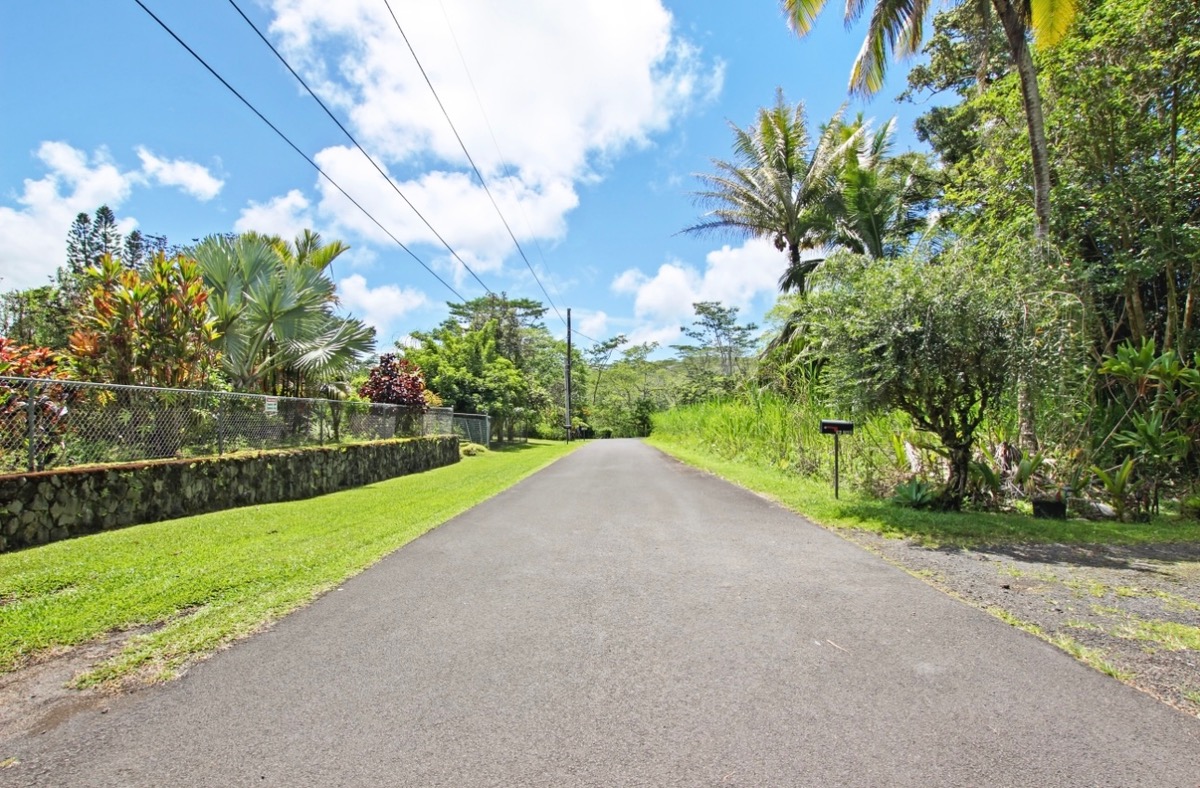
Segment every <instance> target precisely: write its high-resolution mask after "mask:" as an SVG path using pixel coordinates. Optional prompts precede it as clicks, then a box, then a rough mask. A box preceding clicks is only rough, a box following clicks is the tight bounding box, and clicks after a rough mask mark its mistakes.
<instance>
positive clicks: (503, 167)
mask: <svg viewBox="0 0 1200 788" xmlns="http://www.w3.org/2000/svg"><path fill="white" fill-rule="evenodd" d="M438 5H439V6H440V7H441V9H442V18H443V19H445V20H446V30H447V31H449V33H450V40H451V41H453V42H454V51H455V52H457V53H458V62H459V63H461V64H462V67H463V73H464V74H466V75H467V84H468V85H470V86H471V94H472V95H473V96H475V105H476V106H477V107H479V114H480V115H482V116H483V125H484V126H486V127H487V130H488V136H489V137H491V139H492V146H493V147H494V148H495V149H496V155H497V156H498V157H499V158H500V174H501V175H503V176H504V177H511V176H512V174H513V173H515V172H516V171H517V170H516V168H515V167H513V166H512V165H510V164H509V163H508V161H507V159H506V158H505V156H504V152H503V151H502V150H500V142H499V140H497V139H496V130H495V129H494V128H492V121H491V119H490V118H489V117H488V114H487V109H485V108H484V106H483V99H481V98H480V97H479V88H477V87H476V86H475V78H474V77H472V76H471V68H470V66H468V65H467V58H466V57H465V56H464V55H463V51H462V46H460V45H459V43H458V36H457V35H456V34H455V32H454V25H453V24H451V22H450V14H449V13H447V11H446V4H445V3H442V2H439V3H438ZM517 210H519V211H520V212H521V218H522V219H523V220H524V221H525V229H526V230H527V231H528V232H529V236H530V237H531V238H532V239H533V248H534V249H536V250H537V253H538V259H539V260H541V261H542V265H543V266H544V267H545V268H546V269H547V270H548V269H549V268H550V263H549V262H547V260H546V254H545V252H543V251H542V245H541V243H539V242H538V239H537V236H535V235H534V234H533V227H532V226H531V225H530V223H529V215H528V214H527V213H525V207H524V205H522V203H521V201H520V200H519V199H518V200H517Z"/></svg>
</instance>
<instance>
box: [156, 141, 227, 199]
mask: <svg viewBox="0 0 1200 788" xmlns="http://www.w3.org/2000/svg"><path fill="white" fill-rule="evenodd" d="M137 155H138V158H139V159H141V160H142V172H144V173H145V174H146V176H147V177H148V178H149V179H150V180H151V181H153V182H155V183H157V184H159V185H161V186H178V187H179V188H180V189H182V190H183V191H184V192H186V193H187V194H190V195H191V196H193V197H195V198H196V199H197V200H200V201H202V202H207V201H208V200H211V199H212V198H213V197H216V196H217V195H218V194H219V193H220V192H221V187H222V186H224V185H225V182H224V181H222V180H220V179H219V178H215V177H213V175H212V173H210V172H209V171H208V169H207V168H206V167H204V166H202V165H200V164H197V163H196V162H194V161H187V160H186V159H162V158H159V157H158V156H155V155H154V154H153V153H151V152H150V151H149V150H147V149H146V148H143V147H139V148H138V149H137Z"/></svg>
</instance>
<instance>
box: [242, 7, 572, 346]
mask: <svg viewBox="0 0 1200 788" xmlns="http://www.w3.org/2000/svg"><path fill="white" fill-rule="evenodd" d="M229 1H230V2H233V0H229ZM383 4H384V5H385V6H387V10H388V13H389V14H391V15H392V21H393V22H395V23H396V29H397V30H399V31H400V36H401V37H402V38H403V39H404V43H405V45H406V46H407V47H408V51H409V52H410V53H411V54H412V56H413V60H414V61H416V64H417V68H418V69H420V70H421V76H422V77H424V78H425V84H426V85H428V86H429V90H430V91H431V92H432V93H433V98H434V100H435V101H437V105H438V108H439V109H441V111H442V115H443V116H445V118H446V122H447V123H449V124H450V130H451V131H453V132H454V138H455V139H456V140H458V145H459V147H460V148H462V152H463V155H465V156H466V157H467V161H468V162H470V164H471V169H472V170H474V171H475V176H476V177H477V178H479V184H480V185H481V186H483V191H484V192H485V193H486V194H487V196H488V200H490V201H491V203H492V207H493V208H495V209H496V215H497V216H499V217H500V221H501V223H502V224H503V225H504V229H505V230H507V231H508V237H509V238H511V239H512V242H513V245H515V246H516V247H517V252H518V253H520V255H521V259H522V260H524V261H525V266H526V267H527V268H528V269H529V273H531V274H532V275H533V281H535V282H537V286H538V287H539V288H541V290H542V294H543V295H544V296H546V300H547V301H548V302H549V303H550V307H551V308H552V309H553V310H554V314H556V315H558V319H559V320H561V321H562V323H563V325H564V326H565V325H566V324H567V321H566V320H565V319H564V318H563V316H562V313H561V312H559V311H558V307H557V306H555V305H554V299H552V298H551V297H550V293H549V292H547V291H546V287H545V285H543V284H542V280H541V279H539V278H538V275H537V272H536V271H535V270H534V269H533V264H532V263H530V262H529V258H528V257H526V256H525V250H524V249H522V248H521V242H520V241H518V240H517V236H516V235H515V234H514V233H513V231H512V228H511V227H510V226H509V224H508V220H507V219H505V218H504V213H503V212H502V211H501V210H500V206H499V205H498V204H497V203H496V198H495V197H493V196H492V190H491V189H489V188H488V185H487V181H486V180H484V178H483V173H482V172H480V171H479V167H477V166H476V165H475V160H474V159H473V158H471V154H470V152H469V151H468V150H467V146H466V144H465V143H464V142H463V139H462V137H461V136H459V133H458V129H457V128H456V127H455V125H454V121H452V120H451V119H450V113H449V112H447V111H446V107H445V105H444V104H442V99H441V97H440V96H439V95H438V92H437V89H436V88H434V86H433V82H432V81H431V80H430V79H429V74H427V73H426V72H425V66H423V65H422V64H421V59H420V58H419V57H417V53H416V50H414V49H413V45H412V43H411V42H410V41H409V40H408V36H407V35H406V34H405V32H404V28H403V27H402V26H401V25H400V20H399V19H398V18H396V12H395V11H393V10H392V4H391V3H390V2H388V0H383Z"/></svg>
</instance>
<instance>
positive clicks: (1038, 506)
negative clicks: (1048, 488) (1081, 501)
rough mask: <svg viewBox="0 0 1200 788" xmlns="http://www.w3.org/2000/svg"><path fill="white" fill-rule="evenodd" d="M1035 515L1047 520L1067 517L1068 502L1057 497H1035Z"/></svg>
mask: <svg viewBox="0 0 1200 788" xmlns="http://www.w3.org/2000/svg"><path fill="white" fill-rule="evenodd" d="M1033 516H1034V517H1040V518H1042V519H1045V520H1065V519H1067V502H1066V501H1060V500H1058V499H1056V498H1034V499H1033Z"/></svg>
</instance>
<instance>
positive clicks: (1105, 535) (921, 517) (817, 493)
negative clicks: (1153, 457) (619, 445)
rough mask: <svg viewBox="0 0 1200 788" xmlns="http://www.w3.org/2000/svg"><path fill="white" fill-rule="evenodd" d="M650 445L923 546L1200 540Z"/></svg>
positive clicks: (1177, 524)
mask: <svg viewBox="0 0 1200 788" xmlns="http://www.w3.org/2000/svg"><path fill="white" fill-rule="evenodd" d="M648 443H650V444H651V445H652V446H656V447H658V448H659V449H662V450H663V451H665V452H667V453H668V454H670V455H672V456H674V457H676V458H678V459H679V460H682V461H683V462H685V463H687V464H689V465H693V466H695V467H697V468H701V469H703V470H706V471H709V472H711V473H714V474H716V475H717V476H720V477H722V478H724V479H726V480H728V481H731V482H733V483H734V484H738V485H741V486H742V487H745V488H747V489H750V490H754V491H755V492H758V493H762V494H765V495H767V496H769V497H771V498H772V499H774V500H776V501H778V502H779V503H781V504H783V505H784V506H786V507H788V508H789V509H792V510H793V511H796V512H799V513H800V514H803V515H805V516H806V517H808V518H810V519H812V520H815V521H816V522H819V523H821V524H822V525H825V526H828V527H832V528H857V529H862V530H866V531H873V532H875V533H879V534H882V535H884V536H894V537H908V538H911V539H913V540H915V541H918V542H921V543H924V544H930V545H933V544H954V545H963V546H968V545H983V544H1011V543H1021V542H1028V543H1057V544H1144V543H1161V542H1190V541H1200V523H1196V522H1185V521H1176V520H1171V519H1168V518H1165V517H1160V518H1157V519H1155V520H1154V521H1152V522H1149V523H1118V522H1113V521H1095V522H1094V521H1090V520H1066V521H1061V520H1041V519H1034V518H1033V517H1026V516H1024V515H1019V514H987V513H978V512H971V513H944V512H929V511H921V510H917V509H906V508H903V507H900V506H896V505H894V504H891V503H889V502H887V501H880V500H877V499H874V498H868V497H866V496H863V495H860V494H858V493H855V492H853V491H849V490H846V489H845V488H844V487H843V489H842V491H841V499H840V500H839V499H835V498H834V497H833V487H832V482H831V481H828V482H825V481H817V480H814V479H810V478H803V477H798V476H796V475H795V474H792V473H787V472H785V471H781V470H778V469H775V468H771V467H764V466H761V465H756V464H751V463H746V462H739V461H737V460H726V459H722V458H720V457H716V456H714V455H713V454H711V453H709V452H706V451H704V450H702V449H700V448H697V447H696V446H694V445H688V444H684V443H683V442H680V441H678V440H671V439H669V438H666V437H663V436H659V435H652V436H651V437H650V438H649V439H648Z"/></svg>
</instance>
